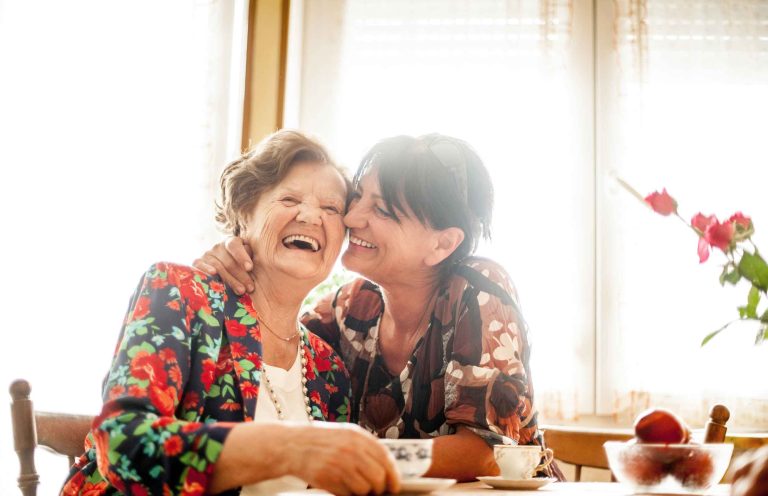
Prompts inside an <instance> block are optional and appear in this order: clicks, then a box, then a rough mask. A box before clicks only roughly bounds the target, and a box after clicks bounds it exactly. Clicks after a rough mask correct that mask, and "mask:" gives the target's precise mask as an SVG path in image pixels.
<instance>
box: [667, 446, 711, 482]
mask: <svg viewBox="0 0 768 496" xmlns="http://www.w3.org/2000/svg"><path fill="white" fill-rule="evenodd" d="M714 469H715V464H714V462H713V461H712V457H711V456H710V454H709V453H707V452H705V451H700V450H696V449H694V450H691V451H690V453H689V454H688V456H685V457H683V458H682V459H681V460H679V461H678V462H677V463H676V464H675V465H674V466H673V467H672V475H673V476H674V477H675V478H676V479H677V480H679V481H680V483H681V484H682V485H683V486H684V487H692V488H696V489H704V488H706V487H709V484H710V478H711V477H712V471H713V470H714Z"/></svg>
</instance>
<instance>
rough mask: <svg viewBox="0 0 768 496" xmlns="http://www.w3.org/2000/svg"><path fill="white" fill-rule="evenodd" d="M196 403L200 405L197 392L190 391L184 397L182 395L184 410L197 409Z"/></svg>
mask: <svg viewBox="0 0 768 496" xmlns="http://www.w3.org/2000/svg"><path fill="white" fill-rule="evenodd" d="M198 403H200V395H199V394H197V392H195V391H190V392H188V393H187V394H186V395H184V404H183V406H184V408H185V409H187V410H189V409H191V408H197V405H198ZM182 430H183V428H182Z"/></svg>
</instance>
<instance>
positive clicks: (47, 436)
mask: <svg viewBox="0 0 768 496" xmlns="http://www.w3.org/2000/svg"><path fill="white" fill-rule="evenodd" d="M30 390H31V388H30V386H29V383H28V382H27V381H25V380H23V379H18V380H16V381H13V382H12V383H11V387H10V392H11V424H12V425H13V446H14V449H15V450H16V454H17V455H18V456H19V466H20V469H19V480H18V482H19V489H21V493H22V494H23V495H24V496H35V495H36V494H37V485H38V483H39V482H40V477H39V476H38V474H37V470H36V468H35V448H37V446H42V447H44V448H47V449H48V450H49V451H52V452H54V453H57V454H60V455H65V456H67V457H68V458H69V464H70V466H71V465H72V464H73V463H74V461H75V457H77V456H79V455H81V454H82V453H83V441H84V440H85V436H86V435H87V434H88V431H89V430H90V429H91V422H92V421H93V417H92V416H88V415H70V414H66V413H52V412H35V409H34V406H33V405H32V400H30V399H29V393H30ZM63 478H64V477H63V476H62V480H63Z"/></svg>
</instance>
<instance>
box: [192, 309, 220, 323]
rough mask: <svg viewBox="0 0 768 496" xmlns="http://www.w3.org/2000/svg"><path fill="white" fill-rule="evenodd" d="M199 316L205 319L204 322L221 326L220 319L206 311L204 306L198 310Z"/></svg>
mask: <svg viewBox="0 0 768 496" xmlns="http://www.w3.org/2000/svg"><path fill="white" fill-rule="evenodd" d="M197 316H198V317H200V318H201V319H202V320H203V322H205V323H206V324H208V325H209V326H212V327H219V321H218V319H217V318H216V317H214V316H213V315H209V314H207V313H205V311H204V310H203V309H202V308H201V309H200V310H198V311H197Z"/></svg>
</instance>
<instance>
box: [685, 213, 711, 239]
mask: <svg viewBox="0 0 768 496" xmlns="http://www.w3.org/2000/svg"><path fill="white" fill-rule="evenodd" d="M713 222H717V217H715V216H714V215H704V214H702V213H701V212H699V213H697V214H696V215H694V216H693V218H692V219H691V226H692V227H693V228H694V229H696V230H697V231H699V232H700V233H701V234H702V235H703V234H704V231H706V230H707V226H708V225H710V224H712V223H713Z"/></svg>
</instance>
